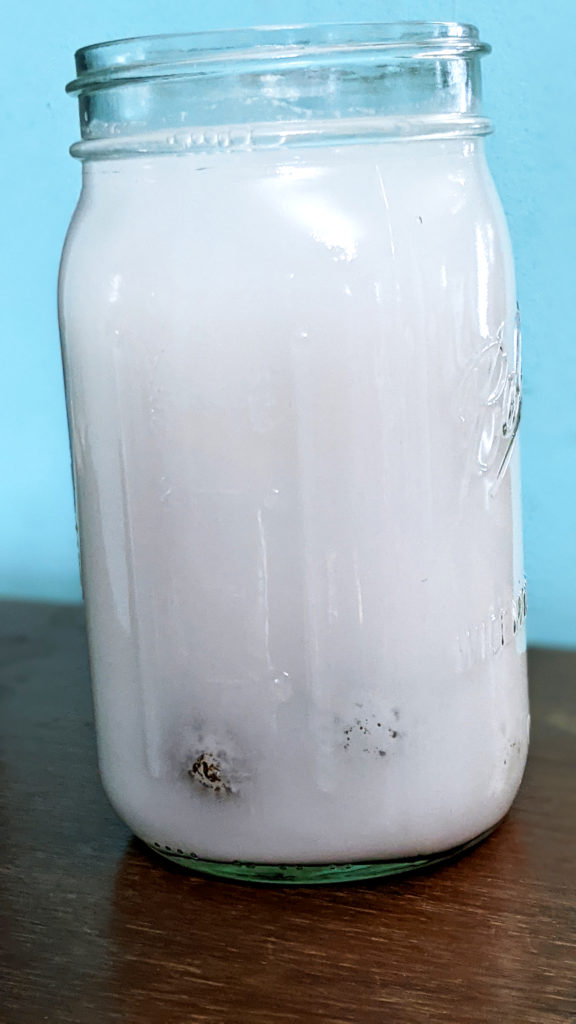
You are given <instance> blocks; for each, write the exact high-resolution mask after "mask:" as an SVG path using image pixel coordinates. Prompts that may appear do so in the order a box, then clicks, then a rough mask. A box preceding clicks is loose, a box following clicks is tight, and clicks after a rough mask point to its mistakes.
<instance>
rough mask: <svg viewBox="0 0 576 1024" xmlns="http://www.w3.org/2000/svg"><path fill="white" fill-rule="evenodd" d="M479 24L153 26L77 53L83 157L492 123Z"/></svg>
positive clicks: (461, 129)
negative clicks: (205, 29)
mask: <svg viewBox="0 0 576 1024" xmlns="http://www.w3.org/2000/svg"><path fill="white" fill-rule="evenodd" d="M487 51H488V47H487V46H486V45H485V44H483V43H481V42H480V40H479V38H478V32H477V30H476V29H475V28H474V27H473V26H470V25H460V24H456V23H452V22H437V23H426V22H422V23H420V22H414V23H410V22H405V23H400V24H393V25H333V26H312V27H310V26H304V27H299V28H270V29H250V30H231V31H227V32H219V33H196V34H193V35H185V36H150V37H144V38H141V39H133V40H123V41H120V42H113V43H103V44H101V45H98V46H90V47H86V48H85V49H83V50H79V51H78V53H77V54H76V67H77V72H78V77H77V78H76V79H75V81H74V82H71V83H70V85H69V86H68V91H69V92H71V93H74V94H76V95H77V96H78V99H79V104H80V124H81V131H82V142H80V143H76V144H75V145H74V146H73V147H72V153H73V155H75V156H79V157H81V158H85V159H86V158H98V157H101V158H102V157H103V158H106V159H110V158H111V157H114V156H122V157H123V156H127V155H131V154H139V153H154V152H162V153H166V152H174V151H185V150H210V149H215V148H216V149H231V150H234V149H252V148H256V147H267V148H274V147H285V146H302V145H318V144H323V143H326V142H334V141H336V142H339V143H346V142H353V141H360V140H366V139H370V140H372V141H374V140H376V139H380V138H381V139H398V138H419V139H421V138H430V137H437V136H440V137H443V138H446V137H453V136H457V135H465V136H471V135H484V134H486V133H487V132H488V131H490V122H489V121H488V120H487V119H486V118H484V117H482V115H481V75H480V57H481V56H482V55H483V54H484V53H486V52H487Z"/></svg>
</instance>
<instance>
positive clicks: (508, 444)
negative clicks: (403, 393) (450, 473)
mask: <svg viewBox="0 0 576 1024" xmlns="http://www.w3.org/2000/svg"><path fill="white" fill-rule="evenodd" d="M504 330H505V327H504V324H501V325H500V327H499V328H498V331H497V332H496V337H495V339H494V340H493V341H488V342H487V343H486V344H485V345H484V346H483V348H482V349H480V351H479V352H478V353H476V355H475V356H474V358H473V359H472V360H471V362H470V363H469V364H468V366H467V367H466V371H465V374H464V378H463V382H462V388H461V391H460V419H461V420H462V422H463V423H467V424H469V425H470V428H471V430H470V434H471V439H470V443H471V445H472V452H471V459H470V475H472V476H478V475H480V476H484V477H485V478H486V479H487V481H488V483H489V486H490V493H491V494H495V493H496V490H497V489H498V486H499V484H500V482H501V480H502V478H503V477H504V474H505V473H506V470H507V468H508V465H509V462H510V458H511V456H512V451H513V448H514V441H515V439H516V435H517V433H518V426H519V424H520V412H521V406H522V366H521V332H520V317H519V314H518V313H517V314H516V320H515V324H514V337H513V344H512V355H511V358H510V357H509V356H508V354H507V353H506V349H505V347H504V342H503V339H504Z"/></svg>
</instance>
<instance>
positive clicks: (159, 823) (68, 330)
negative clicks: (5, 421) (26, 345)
mask: <svg viewBox="0 0 576 1024" xmlns="http://www.w3.org/2000/svg"><path fill="white" fill-rule="evenodd" d="M487 52H488V47H487V46H486V45H485V44H483V43H482V42H480V40H479V37H478V32H477V30H476V29H475V28H474V27H473V26H470V25H461V24H455V23H403V24H392V25H365V24H363V25H330V26H321V27H318V26H314V27H297V28H265V29H254V30H240V31H226V32H219V33H209V34H204V33H202V34H193V35H180V36H159V37H147V38H141V39H130V40H123V41H120V42H111V43H103V44H100V45H97V46H89V47H86V48H85V49H83V50H80V51H79V52H78V54H77V55H76V64H77V78H76V80H75V81H74V82H72V83H71V84H70V85H69V86H68V89H69V91H70V92H71V93H72V94H73V95H75V96H77V97H78V100H79V104H80V124H81V129H82V140H81V141H80V142H78V143H76V144H75V145H74V146H72V153H73V155H74V156H76V157H78V158H79V159H80V160H81V161H82V170H83V188H82V194H81V198H80V201H79V204H78V208H77V210H76V212H75V214H74V217H73V220H72V225H71V227H70V230H69V233H68V237H67V240H66V244H65V249H64V255H63V260H62V269H61V279H60V317H61V332H62V341H63V350H64V363H65V378H66V389H67V401H68V412H69V422H70V433H71V439H72V452H73V466H74V481H75V493H76V502H77V516H78V528H79V536H80V548H81V565H82V581H83V589H84V597H85V603H86V615H87V622H88V636H89V648H90V659H91V671H92V682H93V691H94V701H95V710H96V722H97V734H98V747H99V760H100V768H101V774H102V779H103V783H104V786H105V789H106V792H107V794H108V796H109V799H110V801H111V803H112V805H113V807H114V808H115V809H116V811H117V812H118V814H119V815H120V816H121V817H122V818H123V819H124V821H125V822H126V823H127V824H128V825H129V826H130V828H131V829H132V830H133V831H134V832H135V834H136V835H137V836H139V837H140V838H141V839H142V840H144V842H145V843H147V844H148V845H149V846H150V847H151V848H152V849H154V850H156V851H158V852H159V853H160V854H162V855H164V856H165V857H168V858H170V859H171V860H173V861H176V862H178V863H179V864H181V865H187V866H190V867H191V868H194V869H196V870H200V871H203V872H208V873H211V874H214V875H220V876H224V877H232V878H245V879H256V880H261V881H281V882H307V883H309V882H324V881H331V880H342V879H345V878H362V877H364V878H366V877H371V876H377V875H386V874H391V873H395V872H399V871H406V870H410V869H413V868H415V867H421V866H422V865H426V864H431V863H434V862H436V861H439V860H442V859H444V858H446V857H448V856H452V855H454V854H455V853H456V852H459V851H461V850H462V849H464V848H466V847H468V846H469V845H470V844H473V843H475V842H477V841H478V840H479V839H481V838H482V837H483V836H484V835H486V833H487V832H489V831H490V830H492V829H493V828H494V827H495V825H496V824H497V823H498V822H499V821H500V820H501V819H502V817H503V816H504V815H505V814H506V812H507V811H508V809H509V807H510V804H511V802H512V800H513V798H514V795H515V793H516V791H517V789H518V786H519V783H520V780H521V776H522V772H523V769H524V763H525V758H526V751H527V743H528V721H529V719H528V706H527V688H526V667H525V633H524V617H525V596H524V582H523V570H522V553H521V538H520V521H519V513H520V507H519V489H518V453H517V447H516V444H515V442H516V433H517V428H518V421H519V416H520V328H519V323H518V317H517V311H516V297H515V284H514V271H513V263H512V255H511V249H510V241H509V237H508V232H507V229H506V224H505V220H504V216H503V212H502V209H501V206H500V203H499V200H498V197H497V194H496V190H495V187H494V183H493V181H492V178H491V176H490V172H489V170H488V168H487V165H486V161H485V156H484V136H485V135H486V134H487V133H488V132H489V131H490V122H489V121H488V120H487V119H486V118H485V117H484V116H483V114H482V112H481V105H480V58H481V57H482V55H483V54H485V53H487Z"/></svg>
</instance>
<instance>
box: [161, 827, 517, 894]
mask: <svg viewBox="0 0 576 1024" xmlns="http://www.w3.org/2000/svg"><path fill="white" fill-rule="evenodd" d="M498 824H499V822H497V823H496V824H495V825H493V826H492V827H491V828H489V829H487V830H486V831H485V832H481V833H480V835H478V836H474V838H473V839H469V840H468V842H467V843H462V844H461V845H460V846H453V847H452V849H450V850H442V851H441V852H440V853H431V854H426V855H425V856H422V857H405V858H404V859H403V860H380V861H377V860H374V861H367V862H366V863H365V864H360V863H357V864H244V863H242V862H241V861H229V862H228V861H216V860H201V859H200V858H199V857H196V855H195V854H190V853H186V852H185V851H183V850H178V849H176V850H173V849H172V848H170V847H167V846H161V845H160V844H159V843H147V844H146V845H147V846H148V847H149V848H150V849H151V850H153V851H154V853H159V854H160V855H161V856H162V857H165V858H166V859H167V860H170V861H171V862H172V863H173V864H178V865H179V866H180V867H183V868H189V869H190V870H191V871H196V872H198V873H200V874H202V875H213V876H215V877H217V878H223V879H228V880H230V881H233V882H268V883H271V884H277V885H324V884H327V883H330V882H359V881H361V880H362V879H367V878H386V877H388V876H391V875H403V874H407V873H408V872H410V871H421V870H423V869H425V868H432V867H435V866H436V865H437V864H442V863H444V862H445V861H448V860H452V859H453V858H455V857H458V856H460V854H462V853H464V852H465V851H466V850H470V849H472V847H474V846H476V845H477V844H478V843H481V842H482V840H483V839H486V837H487V836H489V835H490V834H491V833H492V832H493V831H494V830H495V829H496V828H497V827H498Z"/></svg>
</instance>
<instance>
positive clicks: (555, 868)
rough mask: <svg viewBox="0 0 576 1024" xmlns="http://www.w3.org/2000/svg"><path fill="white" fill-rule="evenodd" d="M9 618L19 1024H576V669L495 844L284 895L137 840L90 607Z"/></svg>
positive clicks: (9, 896) (548, 695) (4, 989)
mask: <svg viewBox="0 0 576 1024" xmlns="http://www.w3.org/2000/svg"><path fill="white" fill-rule="evenodd" d="M0 609H1V617H0V620H1V640H0V664H1V701H2V703H1V708H0V715H1V719H0V721H1V725H0V737H1V744H2V749H1V754H2V761H1V777H0V827H1V856H0V883H1V906H0V913H1V928H0V944H1V974H0V1020H1V1021H2V1024H43V1022H46V1021H48V1022H50V1024H108V1022H113V1021H122V1022H127V1024H195V1022H198V1024H200V1022H209V1024H252V1022H253V1024H280V1022H286V1024H288V1022H314V1021H325V1022H327V1024H344V1022H346V1024H348V1022H355V1024H356V1022H357V1024H380V1022H382V1024H421V1022H422V1024H424V1022H426V1024H440V1022H442V1024H446V1022H448V1024H468V1022H470V1024H479V1022H482V1024H484V1022H490V1024H492V1022H494V1024H500V1022H504V1024H567V1022H569V1024H575V1022H576V653H569V652H563V651H545V650H535V651H532V653H531V662H530V663H531V685H532V709H533V742H532V750H531V755H530V760H529V766H528V770H527V775H526V779H525V782H524V784H523V787H522V790H521V793H520V796H519V797H518V800H517V802H516V804H515V806H514V808H513V810H512V812H511V814H510V815H509V817H508V819H507V820H506V821H505V822H504V824H503V825H502V826H501V827H500V828H499V829H498V831H497V832H496V833H494V835H493V836H492V837H490V838H489V839H488V840H487V841H486V842H485V843H483V844H482V846H480V847H478V848H477V849H476V850H475V851H474V852H473V853H470V854H467V855H466V856H464V857H462V858H461V859H460V860H459V861H457V862H455V863H452V864H449V865H448V866H445V867H443V868H440V869H437V870H436V871H434V872H428V873H422V874H420V875H415V876H412V877H407V878H406V879H405V880H396V881H393V882H389V881H388V882H387V881H382V882H370V883H356V884H349V885H348V886H344V885H339V886H335V887H328V886H327V887H320V888H312V887H308V888H302V889H298V888H296V889H294V888H288V887H285V888H277V889H276V888H267V887H264V886H256V885H241V884H234V883H230V882H219V881H211V880H209V879H204V878H201V877H199V876H194V875H191V874H187V873H186V872H184V871H181V870H179V869H177V868H173V867H171V866H169V865H167V864H166V862H164V861H161V860H159V859H157V858H156V857H155V856H154V855H152V854H150V853H148V852H147V850H146V848H144V847H143V846H142V845H141V844H139V843H138V842H137V841H135V840H133V839H131V837H130V835H129V833H128V830H127V829H126V827H125V826H124V825H123V824H122V823H121V822H120V821H119V820H118V819H117V818H116V817H115V815H114V812H113V811H112V810H111V809H110V807H109V806H108V804H107V802H106V798H105V797H104V795H103V793H102V791H101V788H100V785H99V781H98V777H97V770H96V759H95V748H94V730H93V724H92V712H91V704H90V693H89V684H88V674H87V665H86V651H85V636H84V626H83V616H82V610H81V609H79V608H67V607H60V606H51V605H30V604H13V603H9V604H8V603H7V604H4V605H2V606H0Z"/></svg>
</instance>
